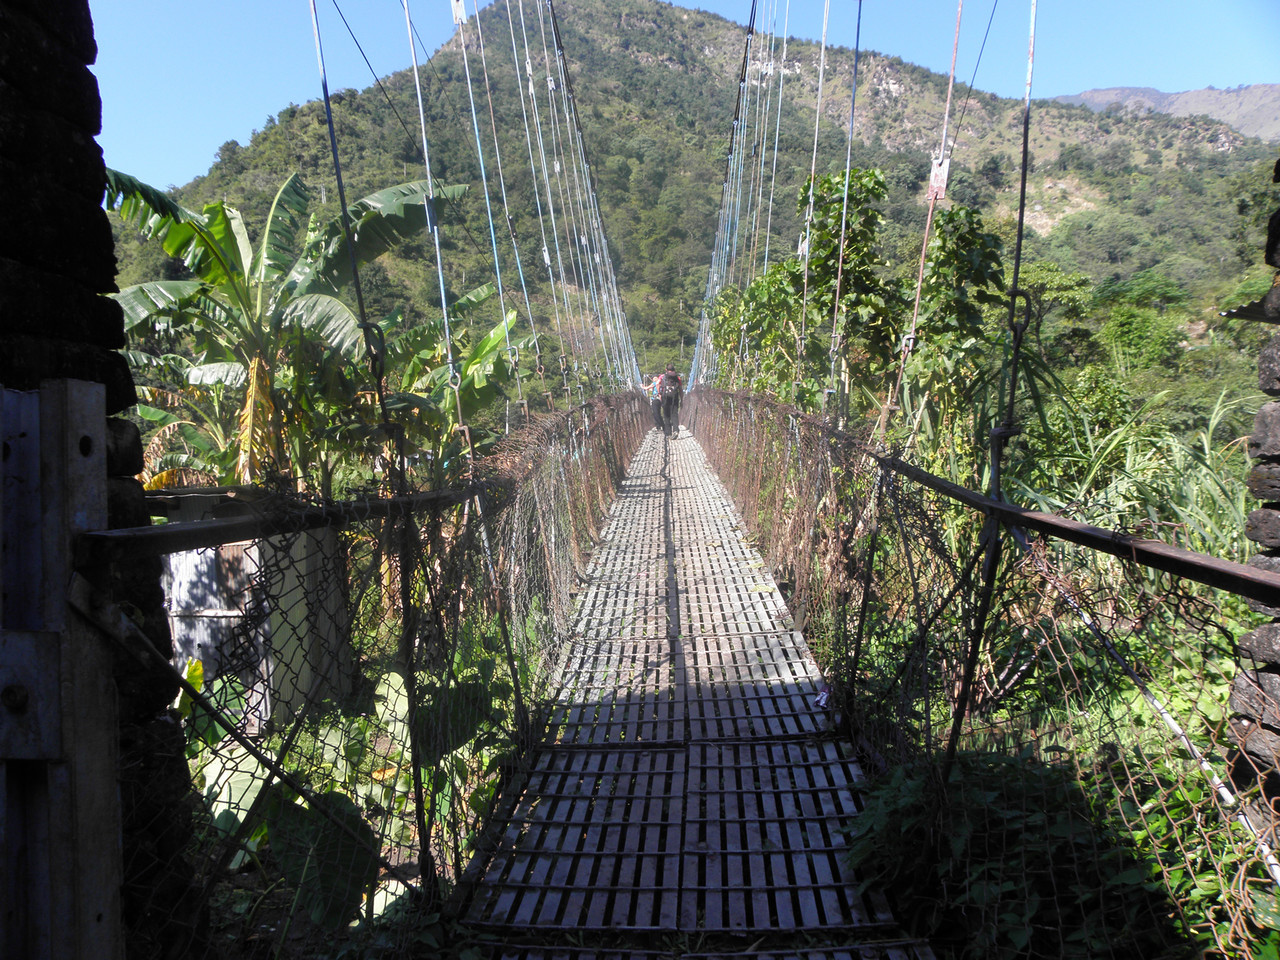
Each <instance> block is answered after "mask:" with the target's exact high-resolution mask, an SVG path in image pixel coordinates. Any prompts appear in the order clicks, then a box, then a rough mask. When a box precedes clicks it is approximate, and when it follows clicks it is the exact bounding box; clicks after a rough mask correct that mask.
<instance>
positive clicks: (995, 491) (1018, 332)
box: [941, 0, 1036, 784]
mask: <svg viewBox="0 0 1280 960" xmlns="http://www.w3.org/2000/svg"><path fill="white" fill-rule="evenodd" d="M1035 52H1036V0H1031V31H1030V39H1029V40H1028V41H1027V88H1026V94H1025V96H1024V98H1023V102H1022V187H1021V191H1020V194H1019V198H1018V234H1017V240H1016V241H1015V245H1014V254H1013V275H1014V284H1013V286H1012V287H1011V289H1010V291H1009V327H1010V331H1011V333H1012V335H1013V347H1012V351H1011V361H1012V362H1011V365H1010V375H1009V396H1008V406H1007V407H1006V413H1005V419H1004V422H1003V423H1002V424H1001V425H1000V426H998V427H996V428H995V429H994V430H993V431H992V432H991V461H990V462H991V480H990V486H989V487H988V491H989V495H990V496H991V498H992V499H994V500H999V499H1002V496H1001V493H1000V461H1001V458H1002V457H1003V455H1004V441H1005V439H1006V437H1008V436H1011V435H1012V433H1013V404H1014V394H1015V392H1016V390H1017V382H1018V376H1017V372H1018V363H1019V353H1020V350H1021V346H1022V334H1023V332H1024V331H1025V330H1026V322H1025V321H1024V322H1022V323H1018V322H1017V320H1016V315H1017V306H1018V296H1019V291H1018V289H1017V276H1018V261H1019V259H1020V258H1021V256H1022V227H1023V221H1024V220H1025V218H1026V212H1027V167H1028V166H1029V163H1028V158H1029V149H1028V146H1029V144H1030V141H1031V73H1032V68H1033V66H1034V64H1035ZM982 540H983V542H982V548H983V551H984V554H985V556H984V557H983V561H982V587H981V589H980V591H979V593H978V602H977V606H976V610H975V611H974V619H973V629H972V632H971V634H970V637H969V650H968V652H967V654H966V656H965V662H964V671H963V673H962V675H961V679H960V694H959V696H958V697H957V698H956V709H955V715H954V716H953V717H952V718H951V734H950V736H949V737H948V738H947V751H946V757H945V759H944V760H943V764H942V771H941V773H942V782H943V784H946V783H947V780H948V779H949V777H950V775H951V766H952V764H953V763H954V762H955V756H956V748H957V746H958V745H959V743H960V730H961V727H962V725H963V723H964V718H965V714H966V713H967V712H968V709H969V700H970V698H971V696H972V691H973V678H974V674H975V672H976V671H977V668H978V657H979V655H980V654H981V652H982V639H983V634H984V633H985V631H986V621H987V615H988V613H989V612H990V610H991V602H992V597H993V596H994V594H995V587H996V575H997V574H998V572H999V568H1000V553H1001V549H1002V546H1003V542H1004V538H1003V537H1002V536H1001V535H1000V525H999V522H998V521H996V520H995V519H993V518H989V519H988V520H987V523H986V525H985V526H984V527H983V530H982Z"/></svg>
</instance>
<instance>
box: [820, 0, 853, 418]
mask: <svg viewBox="0 0 1280 960" xmlns="http://www.w3.org/2000/svg"><path fill="white" fill-rule="evenodd" d="M861 52H862V0H858V18H857V25H856V26H855V28H854V31H853V82H852V84H851V88H852V89H851V90H850V92H849V136H848V137H847V138H846V139H845V146H844V195H843V197H842V198H841V203H840V242H839V244H837V246H836V251H837V252H836V296H835V303H834V304H833V305H832V307H831V349H830V354H831V379H830V383H829V386H828V387H827V392H826V393H825V394H824V395H823V404H822V405H823V407H826V405H827V404H826V397H828V396H830V395H831V394H832V393H834V392H835V390H836V358H837V357H838V356H839V353H840V313H841V311H840V286H841V284H842V283H843V281H844V231H845V227H846V225H847V224H848V222H849V176H850V173H851V172H852V169H853V117H854V105H855V104H856V103H857V102H858V56H859V54H861Z"/></svg>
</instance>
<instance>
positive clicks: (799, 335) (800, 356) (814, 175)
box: [793, 0, 831, 399]
mask: <svg viewBox="0 0 1280 960" xmlns="http://www.w3.org/2000/svg"><path fill="white" fill-rule="evenodd" d="M830 16H831V0H826V2H825V3H824V4H823V5H822V47H821V50H820V52H819V54H818V103H817V106H816V107H815V108H814V112H813V153H812V156H811V157H810V160H809V204H808V206H807V207H806V208H805V214H804V251H803V253H804V284H803V288H802V292H801V295H800V323H799V324H797V326H796V372H795V378H796V386H797V390H798V389H799V384H800V383H801V382H802V380H803V379H804V350H805V340H806V339H807V335H808V330H807V329H806V320H807V314H808V312H809V246H810V244H809V235H810V233H811V232H812V230H813V203H814V190H815V189H816V187H817V183H816V182H815V181H816V180H817V179H818V129H819V127H820V125H821V122H822V84H823V81H824V80H825V79H826V74H827V22H828V20H829V19H830ZM793 399H796V398H794V397H793Z"/></svg>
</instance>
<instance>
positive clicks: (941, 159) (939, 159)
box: [872, 0, 964, 438]
mask: <svg viewBox="0 0 1280 960" xmlns="http://www.w3.org/2000/svg"><path fill="white" fill-rule="evenodd" d="M963 10H964V0H956V31H955V40H954V41H953V42H952V45H951V72H950V74H949V76H948V78H947V103H946V106H945V107H944V108H943V111H942V143H941V146H940V147H939V149H938V155H937V156H936V157H934V159H933V167H932V169H931V171H930V176H929V211H928V213H927V214H926V215H925V221H924V240H923V241H922V242H921V244H920V265H919V268H918V269H917V271H916V296H915V305H914V306H913V307H912V310H911V326H910V328H909V329H908V331H907V333H906V335H905V336H904V337H903V338H902V348H901V350H900V353H899V360H898V373H897V376H896V378H895V380H894V384H893V388H892V389H891V390H890V391H889V396H888V397H887V398H886V399H885V404H884V407H883V408H881V410H880V419H879V421H878V423H877V424H876V429H875V432H874V433H873V434H872V437H873V438H874V437H875V436H877V435H879V436H883V435H884V432H885V430H887V429H888V426H889V418H890V416H892V413H893V409H894V407H895V406H896V405H897V402H898V395H899V393H900V392H901V390H902V380H903V377H904V376H905V374H906V369H907V360H908V359H909V358H910V356H911V351H912V350H913V349H914V348H915V342H916V326H917V324H918V322H919V319H920V294H921V291H922V290H923V289H924V267H925V262H926V259H927V256H928V252H929V232H930V230H931V229H932V227H933V214H934V210H935V208H936V207H937V205H938V200H939V199H941V198H942V197H943V196H945V195H946V183H947V167H948V165H949V164H950V158H949V156H948V153H947V122H948V120H949V119H950V117H951V92H952V89H953V88H954V87H955V82H956V54H957V52H958V51H959V49H960V15H961V12H962V11H963Z"/></svg>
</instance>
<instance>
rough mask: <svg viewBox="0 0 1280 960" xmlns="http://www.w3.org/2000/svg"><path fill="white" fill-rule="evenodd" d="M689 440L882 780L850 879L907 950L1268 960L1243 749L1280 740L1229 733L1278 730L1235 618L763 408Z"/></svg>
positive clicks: (1128, 563)
mask: <svg viewBox="0 0 1280 960" xmlns="http://www.w3.org/2000/svg"><path fill="white" fill-rule="evenodd" d="M689 422H690V424H691V428H692V429H693V431H694V433H695V435H696V436H697V437H698V438H699V440H700V441H701V443H702V446H703V448H704V449H705V450H706V451H707V455H708V458H709V459H710V460H711V461H712V462H713V465H714V467H715V468H716V469H717V471H718V473H719V475H720V477H721V478H722V480H723V482H724V483H725V485H726V486H727V487H728V488H729V490H730V492H731V493H732V494H733V495H734V497H735V499H736V501H737V503H738V505H739V508H740V509H741V510H742V513H743V516H744V518H745V520H746V521H747V523H748V525H749V526H750V527H751V528H752V530H753V533H754V535H755V537H756V539H757V541H758V546H759V548H760V549H761V552H762V553H764V555H765V556H766V557H767V558H768V560H769V562H770V564H771V566H772V567H773V569H774V570H775V571H776V575H777V579H778V580H779V583H780V585H782V586H783V588H784V590H785V591H786V592H787V593H788V594H789V604H790V606H791V609H792V612H793V614H794V616H795V617H796V621H797V624H798V625H802V626H803V627H804V629H805V632H806V636H807V639H808V641H809V644H810V646H811V647H812V648H813V650H814V651H815V654H816V655H817V656H818V658H819V661H820V664H821V666H822V668H823V670H824V672H825V673H826V674H827V676H828V678H829V680H830V682H831V684H832V704H833V708H834V709H835V710H837V711H838V713H839V715H840V720H841V722H842V723H844V724H845V725H846V727H847V729H848V730H849V733H850V735H851V737H852V738H853V740H854V742H855V743H856V744H857V745H858V747H859V750H860V751H861V753H862V755H863V757H864V760H865V762H866V765H867V768H868V769H869V770H871V771H874V772H875V773H876V785H875V787H874V789H873V790H872V791H871V793H870V795H869V798H868V800H867V805H866V809H865V810H864V811H863V814H862V816H860V817H859V821H858V825H857V831H858V832H857V835H856V836H855V837H854V838H853V841H852V846H853V851H854V854H853V855H854V858H855V860H856V861H857V862H858V863H859V864H860V866H861V868H862V869H863V871H865V875H866V876H868V877H871V878H874V879H876V880H879V881H883V882H885V883H887V884H888V885H889V888H890V889H891V890H896V891H897V892H898V894H899V896H900V909H901V914H900V915H901V916H902V918H903V919H904V920H905V921H907V922H908V925H909V926H914V927H915V929H916V930H917V932H918V931H921V930H925V931H928V932H929V933H930V935H931V936H932V937H933V942H934V946H935V949H938V950H939V951H940V952H941V953H943V954H944V955H945V954H950V953H954V955H957V956H959V955H964V956H984V957H985V956H1001V957H1004V956H1008V957H1015V956H1016V957H1067V956H1075V957H1098V956H1122V955H1131V956H1143V957H1154V956H1170V957H1172V956H1188V955H1202V954H1203V953H1204V952H1205V951H1207V952H1209V953H1212V954H1214V955H1224V956H1257V955H1263V954H1264V953H1265V950H1266V949H1268V947H1267V945H1266V944H1267V938H1268V935H1269V933H1268V931H1269V930H1270V929H1272V928H1274V925H1275V919H1276V914H1275V903H1276V899H1275V898H1276V887H1275V883H1276V880H1277V879H1280V870H1277V866H1278V865H1277V863H1276V860H1275V858H1274V857H1273V856H1272V855H1271V852H1270V850H1271V845H1272V844H1273V842H1274V841H1273V838H1272V833H1273V829H1274V822H1273V819H1272V810H1271V807H1270V804H1269V801H1268V797H1269V796H1270V795H1271V790H1270V789H1269V788H1270V784H1269V781H1268V780H1267V777H1266V775H1265V771H1259V769H1257V768H1258V767H1259V766H1260V764H1259V763H1258V761H1257V760H1256V759H1254V758H1253V755H1251V753H1250V752H1245V751H1243V750H1241V749H1240V743H1241V740H1242V738H1243V737H1257V738H1265V737H1267V736H1273V735H1271V734H1270V733H1269V730H1268V729H1267V727H1266V726H1265V723H1264V724H1263V725H1259V724H1252V725H1249V724H1248V723H1247V722H1242V721H1241V720H1239V719H1238V718H1236V719H1232V717H1231V709H1232V707H1234V706H1236V705H1237V704H1238V703H1243V702H1244V701H1246V700H1247V701H1250V702H1251V706H1252V708H1251V709H1250V710H1249V711H1248V712H1249V713H1250V714H1252V715H1255V716H1262V717H1267V716H1280V714H1277V713H1276V707H1275V700H1274V699H1273V693H1274V692H1269V689H1270V688H1269V684H1270V683H1271V682H1272V680H1273V679H1274V678H1273V676H1272V674H1271V673H1269V672H1268V671H1267V670H1266V669H1259V667H1260V666H1261V665H1260V664H1255V663H1253V662H1252V661H1250V660H1249V659H1248V647H1249V643H1248V641H1247V640H1246V641H1243V646H1242V641H1241V639H1240V635H1241V634H1242V633H1244V631H1245V630H1246V629H1247V628H1248V624H1249V621H1250V613H1249V610H1248V608H1247V607H1246V603H1245V600H1244V599H1243V598H1242V597H1241V596H1237V595H1233V594H1232V593H1229V592H1226V591H1224V590H1219V589H1214V588H1211V587H1207V586H1204V585H1203V584H1201V583H1196V582H1193V581H1192V580H1190V579H1181V578H1179V577H1175V576H1173V575H1170V574H1168V573H1161V572H1159V571H1157V570H1153V569H1151V568H1150V567H1147V566H1142V565H1140V564H1138V563H1135V562H1134V561H1133V560H1132V559H1129V558H1126V557H1123V556H1119V555H1117V554H1118V553H1122V552H1123V551H1121V550H1118V549H1114V550H1110V551H1107V550H1104V549H1097V548H1089V547H1086V546H1079V545H1076V544H1074V543H1070V542H1067V541H1065V540H1063V539H1058V538H1054V537H1051V536H1038V535H1035V534H1032V533H1029V532H1028V531H1027V530H1026V529H1023V528H1019V527H1016V526H1007V525H1005V524H1003V523H1001V522H999V521H998V520H997V519H996V518H995V517H994V516H992V515H989V513H984V512H983V511H982V510H980V509H976V508H975V507H974V506H971V505H966V504H965V503H963V502H960V501H959V500H957V499H956V497H955V495H954V492H953V491H952V490H950V489H949V488H948V487H947V485H946V484H945V483H932V484H931V485H926V484H925V483H923V482H921V477H922V475H921V474H920V471H918V470H913V469H912V468H911V467H910V465H907V464H903V463H902V462H901V461H899V460H896V459H894V458H891V457H885V456H879V455H877V454H876V453H875V452H874V451H872V450H871V449H870V448H868V447H867V446H866V445H865V443H863V442H862V440H861V439H860V438H858V437H856V436H853V435H850V434H847V433H841V432H838V431H835V430H833V429H832V428H831V427H830V425H829V424H826V423H824V422H823V421H821V420H819V419H816V418H811V417H805V416H802V415H798V414H796V413H795V412H794V411H793V410H791V409H790V408H786V407H783V406H780V405H778V404H776V403H773V402H771V401H769V400H766V399H763V398H760V397H753V396H748V395H738V394H724V393H719V392H717V391H711V390H699V391H696V392H695V394H694V399H693V403H692V404H691V413H690V416H689ZM1256 606H1257V605H1256V604H1255V607H1256ZM1266 752H1267V751H1266V750H1265V749H1264V750H1257V749H1255V750H1253V751H1252V754H1261V755H1265V754H1266ZM1271 776H1272V777H1274V774H1272V775H1271ZM1260 951H1261V952H1260Z"/></svg>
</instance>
